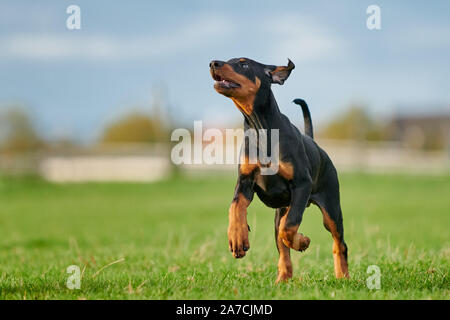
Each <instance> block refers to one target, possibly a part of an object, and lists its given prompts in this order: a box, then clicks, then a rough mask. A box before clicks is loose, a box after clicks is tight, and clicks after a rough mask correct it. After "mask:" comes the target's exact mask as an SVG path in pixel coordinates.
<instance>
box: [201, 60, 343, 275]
mask: <svg viewBox="0 0 450 320" xmlns="http://www.w3.org/2000/svg"><path fill="white" fill-rule="evenodd" d="M209 66H210V72H211V76H212V78H213V79H214V80H215V83H214V89H215V90H216V91H217V92H218V93H220V94H222V95H224V96H226V97H229V98H231V100H233V102H234V104H235V105H236V106H237V108H238V109H239V110H240V111H241V112H242V114H243V116H244V129H245V130H247V129H256V130H259V129H266V130H271V129H278V132H279V141H278V145H279V161H278V171H277V172H276V174H273V175H263V174H261V169H262V168H261V164H260V163H259V162H256V163H251V162H250V161H249V158H248V155H249V148H250V147H252V146H251V145H249V143H250V142H248V141H247V142H246V141H244V147H243V149H242V151H241V160H240V164H239V177H238V181H237V184H236V188H235V193H234V198H233V201H232V203H231V206H230V209H229V226H228V241H229V248H230V250H231V252H232V253H233V255H234V257H235V258H242V257H244V256H245V253H246V251H247V250H249V248H250V244H249V240H248V232H249V230H250V227H249V226H248V224H247V207H248V206H249V205H250V202H251V201H252V200H253V196H254V193H255V192H256V194H257V195H258V197H259V198H260V199H261V201H262V202H263V203H264V204H266V205H267V206H268V207H271V208H275V209H276V213H275V240H276V245H277V248H278V252H279V262H278V278H277V283H278V282H280V281H286V280H288V279H290V278H292V263H291V258H290V249H291V248H292V249H294V250H297V251H303V250H306V249H307V248H308V246H309V243H310V239H309V238H308V237H306V236H304V235H303V234H301V233H298V232H297V231H298V229H299V226H300V223H301V221H302V218H303V212H304V210H305V208H306V207H307V206H309V205H310V203H313V204H315V205H317V206H318V207H319V208H320V210H321V211H322V214H323V224H324V226H325V228H326V229H327V230H328V231H329V232H330V233H331V235H332V237H333V241H334V242H333V258H334V270H335V275H336V277H337V278H342V277H348V276H349V275H348V265H347V245H346V244H345V241H344V227H343V219H342V212H341V206H340V200H339V182H338V177H337V172H336V169H335V167H334V165H333V163H332V162H331V160H330V158H329V157H328V155H327V154H326V153H325V151H323V150H322V149H321V148H320V147H319V146H318V145H317V144H316V143H315V141H314V140H313V129H312V122H311V116H310V113H309V109H308V106H307V104H306V103H305V101H303V100H302V99H295V100H294V103H296V104H298V105H300V106H301V108H302V112H303V117H304V122H305V133H306V135H303V134H301V133H300V131H299V130H298V129H297V127H295V126H294V125H293V124H292V123H291V122H290V121H289V119H288V118H287V117H286V116H285V115H284V114H282V113H281V112H280V109H279V108H278V105H277V102H276V101H275V97H274V95H273V93H272V90H271V84H272V83H278V84H283V83H284V81H286V79H287V78H288V77H289V75H290V73H291V71H292V70H293V69H294V68H295V66H294V64H293V63H292V61H290V60H289V63H288V65H287V66H274V65H265V64H262V63H258V62H256V61H253V60H251V59H247V58H235V59H231V60H229V61H227V62H223V61H218V60H213V61H211V63H210V65H209ZM258 139H260V138H259V137H258ZM253 147H254V146H253ZM256 147H257V146H256Z"/></svg>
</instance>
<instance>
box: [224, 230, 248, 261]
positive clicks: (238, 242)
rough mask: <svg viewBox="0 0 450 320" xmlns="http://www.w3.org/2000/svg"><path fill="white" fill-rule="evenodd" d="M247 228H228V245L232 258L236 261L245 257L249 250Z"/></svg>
mask: <svg viewBox="0 0 450 320" xmlns="http://www.w3.org/2000/svg"><path fill="white" fill-rule="evenodd" d="M249 229H250V228H249V226H248V225H247V224H245V225H238V224H232V225H230V226H229V227H228V245H229V248H230V251H231V252H232V253H233V256H234V257H235V258H236V259H238V258H242V257H244V256H245V252H246V251H248V250H249V249H250V242H249V241H248V231H249Z"/></svg>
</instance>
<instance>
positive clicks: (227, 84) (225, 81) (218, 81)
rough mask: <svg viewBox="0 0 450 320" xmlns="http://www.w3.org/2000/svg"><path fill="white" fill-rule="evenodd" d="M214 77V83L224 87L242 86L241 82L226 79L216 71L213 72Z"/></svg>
mask: <svg viewBox="0 0 450 320" xmlns="http://www.w3.org/2000/svg"><path fill="white" fill-rule="evenodd" d="M212 77H213V79H214V80H215V83H214V85H217V86H220V87H222V88H226V89H234V88H239V87H240V86H241V85H240V84H239V83H236V82H233V81H231V80H228V79H224V78H222V77H221V76H219V75H217V74H215V73H213V75H212Z"/></svg>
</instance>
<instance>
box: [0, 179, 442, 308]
mask: <svg viewBox="0 0 450 320" xmlns="http://www.w3.org/2000/svg"><path fill="white" fill-rule="evenodd" d="M234 182H235V181H234V177H228V178H226V177H219V178H196V179H194V178H181V177H179V178H173V179H171V180H168V181H164V182H159V183H155V184H123V183H121V184H68V185H56V184H50V183H46V182H43V181H40V180H37V179H11V178H10V179H6V178H3V179H0V298H1V299H449V297H450V282H449V278H448V272H449V268H450V261H449V258H450V238H449V231H448V228H449V226H450V197H449V195H450V176H448V175H447V176H430V177H428V176H406V175H388V176H387V175H368V174H342V175H341V193H342V207H343V212H344V225H345V232H346V242H347V244H348V247H349V269H350V274H351V279H350V280H336V279H335V278H334V273H333V259H332V254H331V246H332V241H331V236H330V234H329V233H328V232H327V231H326V230H325V229H324V227H323V225H322V218H321V214H320V211H319V210H318V209H317V208H316V207H313V206H311V207H310V208H309V209H307V211H306V213H305V215H304V220H303V223H302V225H301V227H300V230H301V232H302V233H304V234H305V235H308V236H309V237H310V238H311V245H310V247H309V249H308V250H307V251H306V252H304V253H298V252H293V251H291V252H292V257H293V264H294V278H293V280H292V281H290V282H288V283H286V284H281V285H275V279H276V265H277V258H278V254H277V250H276V247H275V243H274V235H273V229H274V227H273V218H274V210H273V209H269V208H266V207H265V206H264V205H262V203H261V202H260V201H259V200H258V199H255V201H254V202H253V203H252V205H251V206H250V208H249V215H248V220H249V224H250V226H251V229H252V231H251V233H250V244H251V249H250V251H249V252H248V254H247V256H246V257H245V258H244V259H240V260H235V259H234V258H233V257H232V255H231V254H230V252H229V251H228V242H227V238H226V230H227V224H228V206H229V203H230V200H231V198H232V194H233V190H234ZM113 262H116V263H113ZM69 265H77V266H79V267H80V269H81V270H82V280H81V289H79V290H70V289H68V288H67V287H66V280H67V277H68V276H69V274H67V273H66V268H67V267H68V266H69ZM369 265H377V266H379V267H380V270H381V289H380V290H369V289H368V288H367V286H366V278H367V277H369V276H370V275H369V274H367V273H366V271H367V267H368V266H369Z"/></svg>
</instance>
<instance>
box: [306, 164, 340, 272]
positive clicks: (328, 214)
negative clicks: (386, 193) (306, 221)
mask: <svg viewBox="0 0 450 320" xmlns="http://www.w3.org/2000/svg"><path fill="white" fill-rule="evenodd" d="M328 175H329V178H328V180H327V182H328V183H327V186H326V188H325V189H326V190H324V191H322V192H321V193H320V194H318V195H317V197H316V196H313V198H316V199H317V201H314V203H315V204H316V205H317V206H318V207H319V208H320V210H321V211H322V215H323V225H324V226H325V228H326V229H327V230H328V231H329V232H330V233H331V236H332V237H333V259H334V273H335V275H336V278H344V277H346V278H348V277H349V274H348V261H347V244H346V243H345V241H344V224H343V218H342V210H341V205H340V200H339V184H338V181H337V175H336V174H335V173H333V171H331V172H329V174H328ZM330 182H331V183H330Z"/></svg>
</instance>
